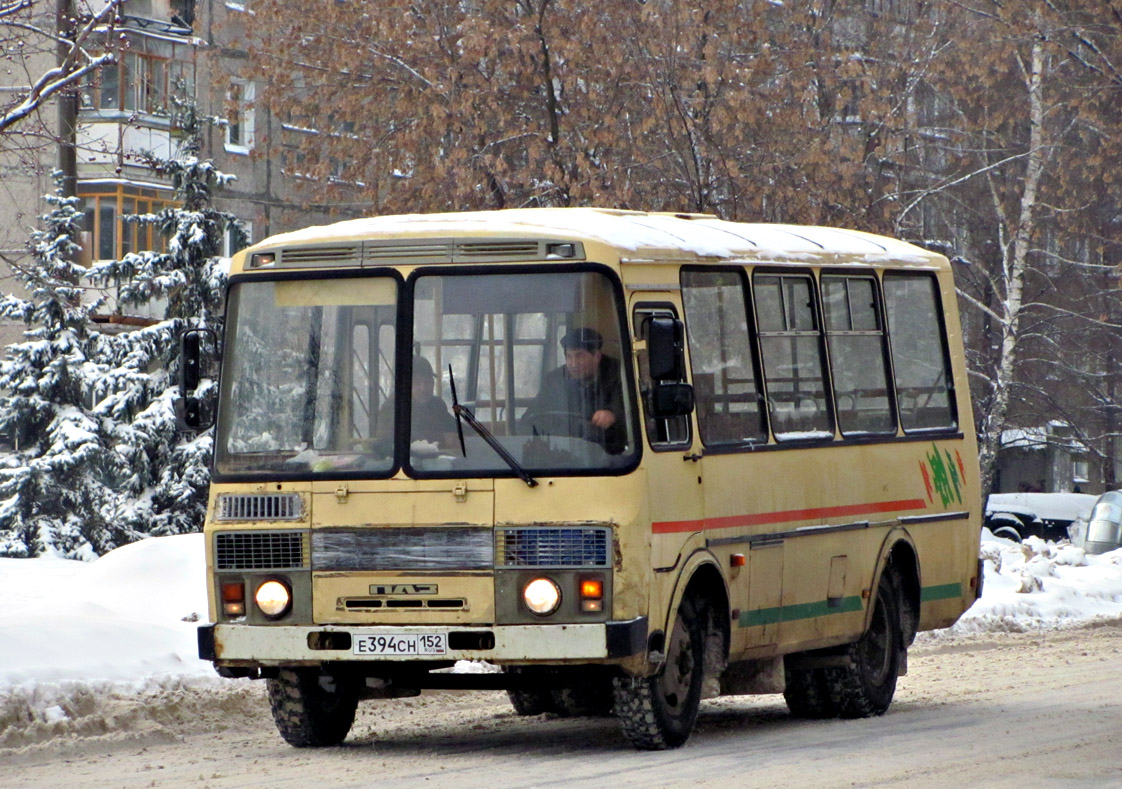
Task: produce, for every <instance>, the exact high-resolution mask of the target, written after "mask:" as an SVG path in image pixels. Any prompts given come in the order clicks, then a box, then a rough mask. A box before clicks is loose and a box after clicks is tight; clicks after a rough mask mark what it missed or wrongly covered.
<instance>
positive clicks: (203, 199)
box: [89, 111, 241, 535]
mask: <svg viewBox="0 0 1122 789" xmlns="http://www.w3.org/2000/svg"><path fill="white" fill-rule="evenodd" d="M180 122H181V124H182V127H183V128H184V130H185V131H186V136H185V138H184V142H183V143H182V146H181V148H180V151H179V154H178V156H177V157H176V158H175V159H172V160H163V161H153V162H151V164H152V166H153V168H154V169H155V170H156V171H157V172H159V173H160V174H162V175H164V176H166V177H169V178H170V180H171V181H172V184H173V185H174V187H175V190H176V194H177V196H178V197H179V199H180V200H181V201H182V207H180V208H168V209H165V210H163V211H161V212H160V213H158V214H148V215H141V216H135V217H131V218H130V221H135V222H140V223H149V224H154V225H155V226H156V228H157V229H158V231H159V232H160V234H161V235H162V236H163V238H164V239H165V240H166V242H167V243H166V247H167V251H166V252H159V251H145V252H136V253H130V254H128V255H126V256H125V257H124V259H122V260H120V261H110V262H106V263H104V264H101V265H98V266H95V267H94V268H93V269H92V270H91V271H90V273H89V277H90V278H91V279H92V280H93V281H94V282H96V283H98V284H99V285H102V286H112V287H115V288H116V292H117V298H118V304H119V307H118V309H120V308H122V307H125V306H129V305H134V306H135V305H144V304H153V303H154V304H156V305H162V308H163V312H164V320H162V321H161V322H159V323H157V324H155V325H153V326H150V327H146V328H143V329H140V330H137V331H133V332H127V333H124V334H119V335H116V336H114V337H112V338H109V339H108V340H107V342H106V343H105V350H106V352H107V359H106V363H107V365H106V366H107V369H106V373H105V384H104V391H103V392H102V399H101V401H100V404H99V411H100V413H101V414H103V415H104V416H105V417H106V418H107V419H108V420H110V422H111V424H112V436H113V440H114V445H115V448H116V451H117V452H118V453H119V454H120V455H121V456H122V458H123V461H124V462H125V463H126V464H127V466H128V467H129V469H130V473H129V474H128V476H127V477H126V478H125V479H124V480H123V485H122V487H121V489H120V493H121V499H120V500H119V502H118V506H117V513H116V516H117V518H118V522H119V523H121V524H122V525H124V526H125V527H126V528H128V529H129V530H131V531H135V532H141V533H145V534H153V535H166V534H180V533H184V532H190V531H198V530H199V529H201V528H202V522H203V517H204V515H205V513H206V494H207V484H208V483H209V481H210V473H209V462H210V456H211V451H212V443H213V442H212V439H211V436H210V434H208V433H205V434H202V435H199V436H183V435H181V434H180V433H179V431H178V429H177V426H176V419H175V409H174V406H175V398H176V397H177V395H178V391H177V381H178V366H179V359H178V348H179V337H180V335H181V334H182V333H183V332H184V331H186V330H187V329H194V328H211V329H215V330H217V329H219V328H220V327H219V323H220V321H221V313H220V310H221V301H222V292H223V289H224V288H225V284H226V273H225V266H224V261H223V260H222V259H220V258H219V252H220V249H221V243H222V238H223V234H224V233H225V232H226V230H227V228H231V229H232V231H233V232H235V233H240V232H241V231H240V225H239V224H238V222H237V220H236V218H235V217H234V216H233V215H232V214H228V213H225V212H222V211H218V210H217V209H215V208H214V207H213V205H212V194H213V191H214V189H215V188H216V187H219V186H221V185H222V184H224V183H226V182H228V181H229V180H231V178H232V177H231V176H227V175H224V174H223V173H221V172H219V171H218V170H217V169H216V168H215V166H214V163H213V162H211V161H209V160H206V161H202V160H200V159H199V156H198V153H199V145H198V139H199V138H198V123H197V121H196V119H195V116H194V113H193V111H188V112H187V113H186V115H185V117H184V118H182V119H181V120H180Z"/></svg>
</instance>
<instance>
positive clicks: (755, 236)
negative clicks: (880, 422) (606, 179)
mask: <svg viewBox="0 0 1122 789" xmlns="http://www.w3.org/2000/svg"><path fill="white" fill-rule="evenodd" d="M543 236H544V237H552V238H555V239H557V240H559V241H580V242H586V243H599V244H606V245H608V246H611V247H615V248H618V249H619V250H621V258H622V259H623V260H624V262H626V260H627V259H629V258H635V259H643V260H651V259H658V258H659V257H667V256H669V257H672V258H675V259H681V258H682V257H683V256H696V257H697V258H700V259H704V260H710V261H713V260H767V261H772V262H804V263H816V262H827V261H830V262H840V261H839V258H840V259H842V260H844V262H846V263H865V264H878V263H886V262H889V261H891V262H892V263H893V264H896V265H912V266H918V267H924V268H929V267H944V266H946V265H947V263H946V258H944V257H943V256H942V255H938V254H936V253H933V252H929V251H927V250H924V249H921V248H920V247H916V246H913V245H911V244H908V243H906V242H903V241H898V240H896V239H893V238H888V237H885V236H878V235H874V234H872V233H864V232H861V231H856V230H842V229H839V228H829V227H810V226H800V225H779V224H749V223H743V222H728V221H725V220H722V219H718V218H716V217H715V216H712V215H710V214H673V213H648V212H642V211H621V210H615V209H605V208H516V209H505V210H497V211H473V212H463V213H445V214H402V215H393V216H377V217H369V218H364V219H351V220H347V221H343V222H337V223H335V224H331V225H322V226H317V227H308V228H305V229H302V230H297V231H294V232H291V233H283V234H281V235H277V236H273V237H271V238H268V239H266V240H264V241H262V242H261V243H259V244H257V245H256V246H254V247H253V250H254V251H260V250H263V249H271V248H276V247H287V246H294V245H295V246H300V245H305V244H330V243H340V242H348V241H349V242H354V241H367V240H374V241H377V240H388V239H433V238H454V239H459V238H472V239H478V238H484V237H486V238H528V237H539V238H540V237H543Z"/></svg>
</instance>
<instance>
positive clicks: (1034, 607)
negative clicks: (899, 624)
mask: <svg viewBox="0 0 1122 789" xmlns="http://www.w3.org/2000/svg"><path fill="white" fill-rule="evenodd" d="M982 534H983V537H982V550H981V555H982V558H983V559H985V586H983V588H982V599H981V600H979V601H978V602H976V603H975V604H974V605H973V606H972V607H971V608H970V610H969V611H967V612H966V613H965V614H964V615H963V616H962V619H960V620H959V621H958V623H957V624H955V625H954V626H953V627H951V628H948V629H947V630H946V631H937V632H936V633H934V634H933V635H934V637H939V635H940V634H941V633H944V634H949V635H963V634H967V633H982V632H1024V631H1028V630H1033V629H1047V628H1060V627H1067V626H1071V625H1076V624H1082V623H1085V622H1087V621H1088V620H1091V619H1096V618H1112V619H1113V618H1118V617H1122V550H1117V551H1111V552H1110V553H1104V554H1098V555H1095V554H1087V553H1085V552H1084V551H1083V549H1082V548H1078V547H1076V546H1074V545H1071V544H1070V543H1068V542H1067V541H1063V542H1059V543H1053V542H1044V541H1043V540H1040V539H1038V538H1036V537H1029V538H1027V539H1026V540H1025V541H1024V543H1016V542H1013V541H1011V540H1003V539H1000V538H996V537H993V536H992V535H991V534H990V533H989V531H988V530H983V532H982Z"/></svg>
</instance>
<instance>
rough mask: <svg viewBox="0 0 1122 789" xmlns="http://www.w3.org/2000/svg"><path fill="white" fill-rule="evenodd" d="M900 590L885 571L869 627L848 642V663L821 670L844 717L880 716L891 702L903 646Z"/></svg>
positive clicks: (898, 674)
mask: <svg viewBox="0 0 1122 789" xmlns="http://www.w3.org/2000/svg"><path fill="white" fill-rule="evenodd" d="M899 589H900V584H899V583H897V581H896V578H895V576H894V575H893V570H892V569H891V568H889V569H887V570H885V572H884V573H883V574H882V575H881V579H880V583H879V584H878V585H877V595H876V599H875V602H874V603H873V605H874V608H873V618H872V621H871V622H870V623H869V629H868V630H866V631H865V634H864V635H863V636H861V638H860V639H858V640H857V641H855V642H854V643H852V644H850V645H849V650H848V655H847V656H848V658H849V660H848V662H847V665H846V666H844V667H841V668H827V669H823V671H824V672H825V673H826V680H827V684H828V685H829V688H830V696H831V697H832V699H833V702H834V704H835V705H836V706H837V711H838V714H839V715H840V716H841V717H843V718H870V717H873V716H874V715H883V714H884V713H885V711H886V710H887V709H888V706H889V704H891V703H892V697H893V696H894V695H895V693H896V680H897V678H898V677H899V676H900V656H901V653H902V652H903V650H904V648H905V647H904V642H903V634H902V633H901V626H900V605H901V602H900V592H899Z"/></svg>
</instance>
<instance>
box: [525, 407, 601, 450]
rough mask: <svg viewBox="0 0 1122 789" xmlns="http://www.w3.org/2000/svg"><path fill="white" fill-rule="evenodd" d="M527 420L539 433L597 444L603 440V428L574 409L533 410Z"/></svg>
mask: <svg viewBox="0 0 1122 789" xmlns="http://www.w3.org/2000/svg"><path fill="white" fill-rule="evenodd" d="M528 421H529V424H531V425H533V426H534V427H536V428H537V429H538V432H539V433H547V434H549V435H552V436H572V437H573V438H580V439H583V440H584V441H593V442H595V443H597V444H602V443H603V441H604V430H603V428H599V427H596V425H594V424H592V422H590V421H588V420H587V419H585V417H584V415H583V414H580V413H577V412H576V411H535V412H534V413H533V414H531V415H530V418H529V420H528Z"/></svg>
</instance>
